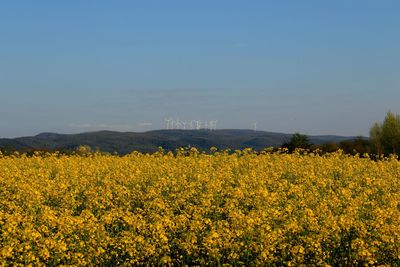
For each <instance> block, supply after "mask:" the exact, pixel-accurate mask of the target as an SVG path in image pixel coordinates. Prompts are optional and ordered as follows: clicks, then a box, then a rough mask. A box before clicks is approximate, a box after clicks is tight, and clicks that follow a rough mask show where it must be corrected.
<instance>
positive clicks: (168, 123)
mask: <svg viewBox="0 0 400 267" xmlns="http://www.w3.org/2000/svg"><path fill="white" fill-rule="evenodd" d="M165 122H166V123H167V130H169V128H170V126H171V119H165Z"/></svg>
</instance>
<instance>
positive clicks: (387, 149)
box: [370, 111, 400, 154]
mask: <svg viewBox="0 0 400 267" xmlns="http://www.w3.org/2000/svg"><path fill="white" fill-rule="evenodd" d="M370 140H371V143H373V144H374V146H375V149H376V151H377V153H378V154H379V153H385V154H390V153H393V154H396V153H397V154H400V115H395V114H394V113H392V112H391V111H388V113H387V114H386V117H385V119H384V121H383V123H382V124H379V123H374V125H373V126H372V127H371V129H370Z"/></svg>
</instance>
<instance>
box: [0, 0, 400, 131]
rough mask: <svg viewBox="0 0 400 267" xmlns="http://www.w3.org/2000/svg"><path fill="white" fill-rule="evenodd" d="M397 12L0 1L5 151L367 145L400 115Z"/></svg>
mask: <svg viewBox="0 0 400 267" xmlns="http://www.w3.org/2000/svg"><path fill="white" fill-rule="evenodd" d="M399 13H400V2H398V1H389V0H386V1H360V0H357V1H351V2H350V1H334V2H322V1H311V0H310V1H302V2H301V3H299V2H297V1H294V0H292V1H285V2H281V1H280V2H269V1H252V2H247V1H235V0H231V1H228V0H221V1H208V0H206V1H201V2H192V1H190V2H189V1H182V0H181V1H168V2H166V1H152V0H150V1H145V2H136V1H118V2H111V1H104V0H101V1H84V2H82V1H63V2H55V1H49V0H43V1H35V2H32V1H26V0H25V1H24V0H22V1H3V2H2V3H0V99H1V102H0V138H3V137H5V138H10V137H21V136H31V135H36V134H39V133H41V132H56V133H78V132H89V131H97V130H116V131H134V132H143V131H148V130H155V129H163V128H165V121H164V119H166V118H175V119H180V120H185V121H190V120H202V121H205V120H217V121H218V129H252V128H253V123H254V122H257V129H258V130H262V131H269V132H282V133H294V132H300V133H304V134H307V135H342V136H357V135H363V136H368V131H369V128H370V127H371V125H372V124H373V123H374V122H375V121H382V120H383V119H384V117H385V115H386V112H387V111H388V110H391V111H393V112H395V113H400V104H399V103H400V102H399V99H400V75H399V71H400V66H399V64H400V63H399V62H400V51H399V49H398V48H399V47H400V30H399V29H400V16H399V15H398V14H399Z"/></svg>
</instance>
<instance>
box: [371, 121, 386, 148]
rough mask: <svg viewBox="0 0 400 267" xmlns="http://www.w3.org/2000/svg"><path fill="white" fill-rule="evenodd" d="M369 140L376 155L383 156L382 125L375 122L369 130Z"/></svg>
mask: <svg viewBox="0 0 400 267" xmlns="http://www.w3.org/2000/svg"><path fill="white" fill-rule="evenodd" d="M369 140H370V142H371V145H372V147H373V148H374V149H375V153H376V154H377V155H382V154H383V147H382V124H381V123H378V122H375V123H374V125H372V127H371V129H370V130H369Z"/></svg>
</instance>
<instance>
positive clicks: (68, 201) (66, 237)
mask: <svg viewBox="0 0 400 267" xmlns="http://www.w3.org/2000/svg"><path fill="white" fill-rule="evenodd" d="M181 154H182V155H178V156H176V157H175V156H173V155H172V154H167V155H165V154H162V153H156V154H153V155H144V154H140V153H132V154H130V155H128V156H125V157H117V156H107V155H100V154H92V155H88V156H78V155H74V156H60V155H57V154H52V155H50V154H48V155H41V156H39V155H38V156H34V157H26V156H12V157H4V156H0V265H6V264H11V265H14V264H15V265H21V266H22V265H24V266H25V265H29V264H32V265H34V266H37V265H103V266H114V265H125V266H130V265H132V264H140V263H149V264H151V265H155V264H162V263H164V264H171V265H178V266H182V265H185V264H187V265H190V266H192V265H214V266H216V265H219V264H221V265H223V264H231V265H252V264H253V265H274V264H276V265H289V266H293V265H298V264H300V265H301V264H305V265H318V266H325V265H328V264H329V265H339V264H344V265H345V264H349V265H354V264H356V263H358V264H361V265H388V266H390V265H391V266H393V265H397V266H400V162H399V161H398V160H397V159H393V158H392V159H387V160H383V161H379V162H375V161H372V160H370V159H366V158H364V159H361V158H358V157H352V156H347V155H342V154H340V153H335V154H331V155H327V156H318V155H313V154H308V155H299V154H290V155H289V154H284V153H264V154H261V155H256V154H255V153H251V151H247V150H246V151H241V152H236V153H235V154H232V155H229V154H227V153H214V154H213V155H207V154H202V153H197V152H196V151H195V150H194V149H192V151H190V152H189V151H186V152H185V153H184V152H181ZM183 154H185V155H183ZM188 154H190V155H188Z"/></svg>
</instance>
